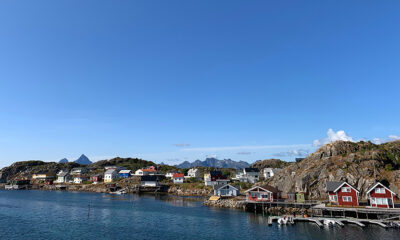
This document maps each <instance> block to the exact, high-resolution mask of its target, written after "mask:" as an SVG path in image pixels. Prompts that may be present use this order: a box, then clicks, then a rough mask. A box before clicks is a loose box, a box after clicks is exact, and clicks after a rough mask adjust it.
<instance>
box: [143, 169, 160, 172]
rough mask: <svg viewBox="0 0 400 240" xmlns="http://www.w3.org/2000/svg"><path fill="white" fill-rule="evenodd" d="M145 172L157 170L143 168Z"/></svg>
mask: <svg viewBox="0 0 400 240" xmlns="http://www.w3.org/2000/svg"><path fill="white" fill-rule="evenodd" d="M142 171H143V172H157V171H156V170H154V169H142Z"/></svg>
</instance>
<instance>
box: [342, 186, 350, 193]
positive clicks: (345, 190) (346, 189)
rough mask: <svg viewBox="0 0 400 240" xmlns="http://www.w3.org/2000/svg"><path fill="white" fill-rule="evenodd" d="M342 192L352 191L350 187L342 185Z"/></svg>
mask: <svg viewBox="0 0 400 240" xmlns="http://www.w3.org/2000/svg"><path fill="white" fill-rule="evenodd" d="M342 192H350V188H349V187H342Z"/></svg>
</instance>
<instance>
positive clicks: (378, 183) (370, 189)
mask: <svg viewBox="0 0 400 240" xmlns="http://www.w3.org/2000/svg"><path fill="white" fill-rule="evenodd" d="M379 185H380V186H382V187H384V188H386V189H387V190H389V191H390V192H391V193H393V194H394V195H396V193H395V192H393V191H392V190H390V188H388V187H386V186H385V185H383V184H382V183H380V182H377V183H375V184H374V185H372V187H370V188H369V189H368V191H367V194H369V193H370V192H371V191H372V190H373V189H375V188H376V187H377V186H379Z"/></svg>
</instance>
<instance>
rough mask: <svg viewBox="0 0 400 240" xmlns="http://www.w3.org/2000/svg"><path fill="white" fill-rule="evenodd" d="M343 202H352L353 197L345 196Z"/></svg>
mask: <svg viewBox="0 0 400 240" xmlns="http://www.w3.org/2000/svg"><path fill="white" fill-rule="evenodd" d="M342 200H343V202H351V201H352V197H349V196H343V197H342Z"/></svg>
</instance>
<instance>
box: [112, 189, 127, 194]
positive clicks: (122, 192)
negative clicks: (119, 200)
mask: <svg viewBox="0 0 400 240" xmlns="http://www.w3.org/2000/svg"><path fill="white" fill-rule="evenodd" d="M126 193H127V192H126V190H125V189H122V190H119V191H116V192H115V194H118V195H121V194H126Z"/></svg>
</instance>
